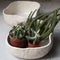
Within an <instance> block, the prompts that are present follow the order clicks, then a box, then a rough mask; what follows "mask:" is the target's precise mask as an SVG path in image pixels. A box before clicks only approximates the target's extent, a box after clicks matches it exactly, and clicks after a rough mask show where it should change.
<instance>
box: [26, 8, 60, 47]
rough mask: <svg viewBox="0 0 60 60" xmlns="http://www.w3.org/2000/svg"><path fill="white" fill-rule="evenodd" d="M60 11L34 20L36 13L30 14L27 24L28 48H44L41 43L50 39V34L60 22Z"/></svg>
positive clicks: (57, 10)
mask: <svg viewBox="0 0 60 60" xmlns="http://www.w3.org/2000/svg"><path fill="white" fill-rule="evenodd" d="M59 10H60V8H58V9H56V10H54V11H52V12H48V13H46V14H42V15H40V16H36V17H34V18H33V14H34V12H35V11H34V12H33V13H32V12H31V13H30V15H29V17H28V20H27V22H26V29H28V35H27V36H26V38H27V39H28V47H40V46H42V43H41V41H42V40H45V39H48V36H49V34H50V33H52V32H53V30H54V28H55V26H56V24H57V23H58V22H59V20H60V14H58V12H59Z"/></svg>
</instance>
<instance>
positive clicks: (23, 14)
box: [3, 1, 40, 26]
mask: <svg viewBox="0 0 60 60" xmlns="http://www.w3.org/2000/svg"><path fill="white" fill-rule="evenodd" d="M39 8H40V4H39V3H38V2H34V1H15V2H12V3H11V4H9V5H8V6H7V7H6V8H5V9H4V10H3V15H4V19H5V21H6V22H7V23H8V24H9V25H10V26H13V25H16V24H18V23H21V22H25V21H26V20H27V17H28V15H29V14H30V12H31V11H34V10H35V9H37V11H38V9H39ZM37 11H36V12H35V14H34V16H36V13H37Z"/></svg>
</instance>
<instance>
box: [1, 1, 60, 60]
mask: <svg viewBox="0 0 60 60" xmlns="http://www.w3.org/2000/svg"><path fill="white" fill-rule="evenodd" d="M10 2H11V1H3V2H0V60H23V59H18V58H16V57H14V56H12V55H10V54H9V53H8V52H7V49H6V47H5V40H6V35H7V33H8V32H9V30H10V26H9V25H7V24H6V22H5V21H4V19H3V15H2V10H3V9H4V8H5V7H6V6H7V5H8V4H9V3H10ZM39 3H41V9H40V12H41V13H42V12H43V13H45V12H47V11H50V10H53V9H55V8H57V7H60V2H39ZM37 60H60V23H58V25H57V26H56V28H55V30H54V45H53V48H52V49H51V51H50V52H49V53H48V54H47V55H46V56H45V57H43V58H41V59H37Z"/></svg>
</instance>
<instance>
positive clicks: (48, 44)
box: [6, 33, 52, 49]
mask: <svg viewBox="0 0 60 60" xmlns="http://www.w3.org/2000/svg"><path fill="white" fill-rule="evenodd" d="M51 38H52V33H50V35H49V39H48V40H49V42H48V43H47V44H46V45H44V46H41V47H35V48H19V47H14V46H11V45H10V44H9V43H8V39H6V45H7V46H9V47H11V48H13V49H40V48H45V47H48V46H50V44H51V42H52V39H51Z"/></svg>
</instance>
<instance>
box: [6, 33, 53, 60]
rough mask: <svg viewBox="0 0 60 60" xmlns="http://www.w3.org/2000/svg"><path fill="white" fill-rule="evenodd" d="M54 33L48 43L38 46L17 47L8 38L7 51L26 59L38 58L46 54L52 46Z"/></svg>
mask: <svg viewBox="0 0 60 60" xmlns="http://www.w3.org/2000/svg"><path fill="white" fill-rule="evenodd" d="M52 43H53V42H52V34H50V35H49V40H48V43H47V44H46V45H44V46H41V47H36V48H17V47H13V46H11V45H10V44H9V43H8V40H6V47H7V51H8V52H9V53H11V54H12V55H14V56H16V57H19V58H24V59H37V58H41V57H43V56H45V55H46V54H47V53H48V52H49V51H50V49H51V48H52Z"/></svg>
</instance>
